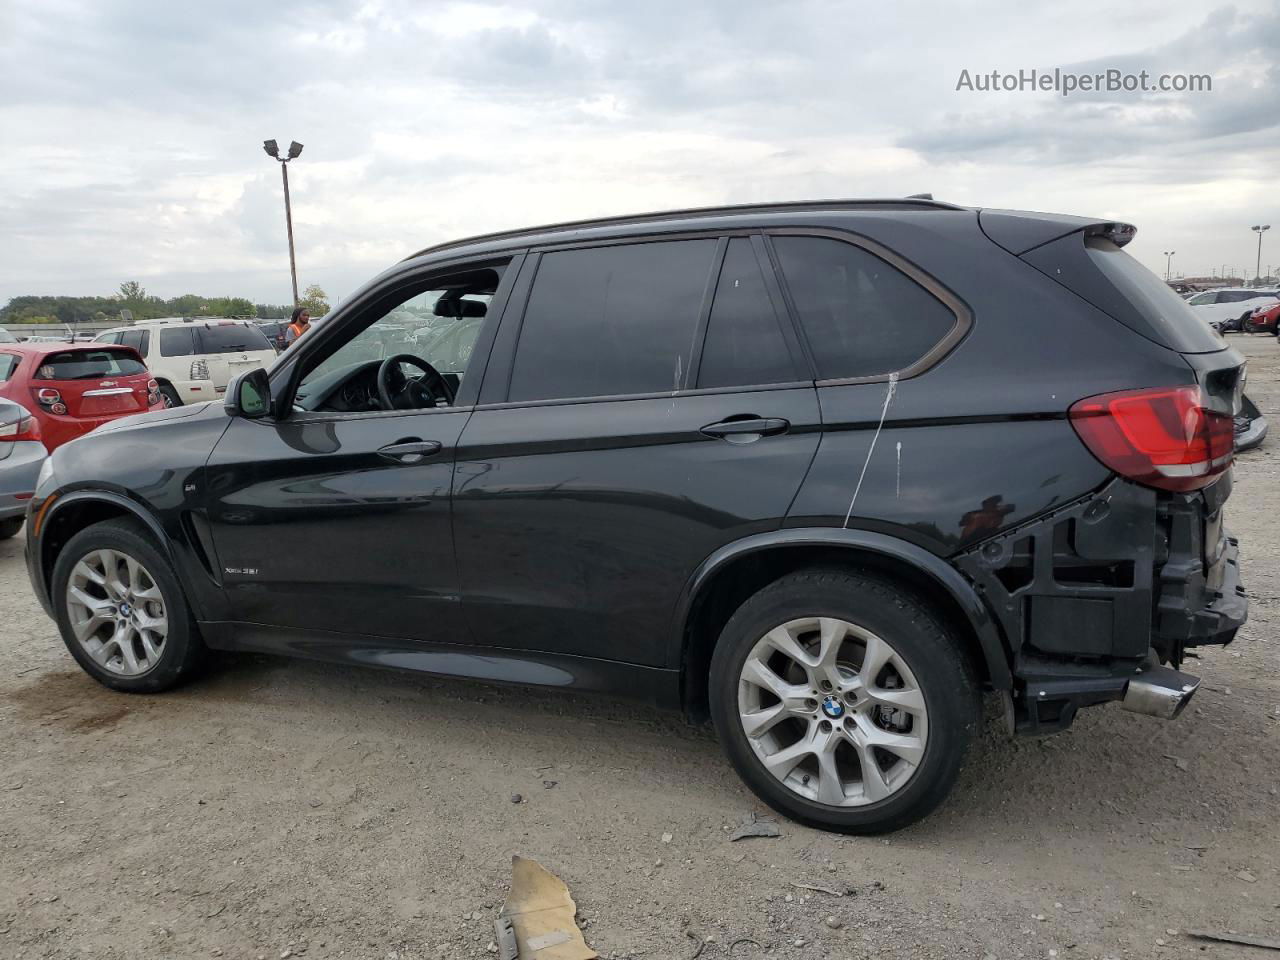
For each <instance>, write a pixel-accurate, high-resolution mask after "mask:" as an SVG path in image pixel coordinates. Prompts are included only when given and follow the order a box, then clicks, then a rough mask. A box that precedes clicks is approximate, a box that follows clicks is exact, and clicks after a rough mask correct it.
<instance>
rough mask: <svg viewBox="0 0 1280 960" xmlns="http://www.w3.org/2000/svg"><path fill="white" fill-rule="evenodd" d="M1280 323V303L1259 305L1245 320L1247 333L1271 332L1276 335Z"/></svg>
mask: <svg viewBox="0 0 1280 960" xmlns="http://www.w3.org/2000/svg"><path fill="white" fill-rule="evenodd" d="M1278 325H1280V303H1268V304H1264V305H1262V306H1261V307H1259V308H1258V309H1257V310H1255V311H1253V313H1252V314H1251V315H1250V316H1249V317H1248V318H1247V319H1246V320H1245V321H1244V332H1245V333H1269V334H1271V335H1273V336H1275V335H1276V327H1277V326H1278Z"/></svg>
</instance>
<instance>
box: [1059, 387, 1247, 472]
mask: <svg viewBox="0 0 1280 960" xmlns="http://www.w3.org/2000/svg"><path fill="white" fill-rule="evenodd" d="M1070 416H1071V425H1072V426H1073V427H1075V430H1076V433H1078V434H1079V435H1080V439H1081V440H1083V441H1084V444H1085V446H1087V447H1088V448H1089V450H1090V451H1091V452H1092V453H1093V455H1094V456H1095V457H1097V458H1098V459H1099V460H1101V461H1102V462H1103V463H1104V464H1106V465H1107V466H1108V467H1110V468H1111V469H1112V470H1114V471H1115V472H1116V473H1118V474H1120V475H1121V476H1122V477H1128V478H1129V479H1130V480H1136V481H1137V482H1138V483H1143V484H1146V485H1147V486H1150V487H1159V488H1160V489H1161V490H1175V491H1179V492H1185V491H1189V490H1199V489H1200V488H1201V487H1206V486H1208V485H1209V484H1210V483H1211V482H1213V480H1214V478H1215V477H1217V476H1218V475H1219V474H1221V473H1223V472H1224V471H1225V470H1226V469H1227V468H1228V467H1230V466H1231V460H1232V458H1233V456H1234V454H1235V433H1234V430H1233V424H1232V421H1231V417H1230V416H1228V415H1227V414H1225V413H1219V412H1217V411H1216V410H1210V409H1209V408H1207V407H1206V406H1205V404H1204V397H1203V395H1202V394H1201V392H1200V388H1199V387H1194V386H1185V387H1154V388H1152V389H1148V390H1124V391H1121V392H1120V393H1104V394H1101V395H1100V396H1096V397H1087V398H1086V399H1084V400H1080V401H1078V402H1076V403H1073V404H1072V405H1071V412H1070Z"/></svg>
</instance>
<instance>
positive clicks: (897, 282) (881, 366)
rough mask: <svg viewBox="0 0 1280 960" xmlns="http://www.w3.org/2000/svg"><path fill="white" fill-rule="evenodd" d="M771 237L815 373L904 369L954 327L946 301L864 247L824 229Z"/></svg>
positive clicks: (826, 376) (839, 375)
mask: <svg viewBox="0 0 1280 960" xmlns="http://www.w3.org/2000/svg"><path fill="white" fill-rule="evenodd" d="M773 245H774V249H775V250H776V251H777V254H778V260H779V262H780V264H781V266H782V273H783V276H784V277H785V278H786V281H787V287H788V289H789V290H790V292H791V299H792V302H793V303H794V304H795V307H796V312H797V314H798V315H799V319H800V325H801V326H802V327H803V328H804V332H805V336H806V337H807V338H808V341H809V347H810V350H811V351H812V353H813V359H814V363H815V364H816V365H817V368H818V377H819V378H820V379H823V380H832V379H844V378H856V377H880V376H884V375H886V374H889V373H894V372H897V371H900V370H904V369H906V368H907V367H910V366H911V365H912V364H913V363H916V362H917V361H918V360H920V359H921V358H923V357H924V356H925V354H927V353H928V352H929V351H930V350H932V349H933V348H934V347H935V346H937V345H938V343H940V342H941V341H942V340H943V338H945V337H946V336H947V334H949V333H950V332H951V331H952V330H953V329H955V326H956V324H957V322H958V321H957V318H956V315H955V314H954V313H952V312H951V310H950V308H948V307H947V306H946V305H945V304H943V303H942V301H940V300H938V298H937V297H935V296H933V294H931V293H930V292H929V291H927V290H926V289H925V288H924V287H922V286H920V284H918V283H916V281H915V280H913V279H911V277H909V276H907V275H906V274H905V273H903V272H902V271H901V270H899V269H897V268H896V267H894V266H892V265H891V264H890V263H888V262H887V261H885V260H882V259H880V257H878V256H876V255H875V254H873V253H871V252H870V251H867V250H864V249H862V248H861V247H858V246H855V245H854V244H851V243H845V242H844V241H841V240H833V239H830V238H827V237H775V238H774V239H773Z"/></svg>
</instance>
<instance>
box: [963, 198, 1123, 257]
mask: <svg viewBox="0 0 1280 960" xmlns="http://www.w3.org/2000/svg"><path fill="white" fill-rule="evenodd" d="M978 223H979V225H980V226H981V227H982V232H983V233H985V234H986V235H987V237H988V239H990V240H991V242H992V243H996V244H999V245H1000V246H1002V247H1004V248H1005V249H1006V250H1008V251H1009V252H1010V253H1012V254H1013V255H1014V256H1015V257H1020V256H1022V255H1023V254H1025V253H1028V252H1030V251H1031V250H1034V249H1035V248H1036V247H1039V246H1043V245H1044V244H1046V243H1051V242H1052V241H1054V240H1057V239H1058V238H1060V237H1065V236H1066V235H1067V234H1069V233H1077V232H1083V233H1084V235H1085V236H1086V237H1103V238H1105V239H1107V240H1110V241H1111V242H1112V243H1114V244H1115V245H1116V246H1117V247H1123V246H1124V245H1125V244H1126V243H1128V242H1129V241H1130V240H1132V239H1133V237H1134V234H1136V233H1137V232H1138V228H1137V227H1135V226H1134V225H1133V224H1131V223H1120V222H1119V221H1116V220H1092V219H1090V218H1088V217H1069V216H1066V215H1064V214H1060V213H1033V212H1030V211H1026V210H987V209H984V210H980V211H978Z"/></svg>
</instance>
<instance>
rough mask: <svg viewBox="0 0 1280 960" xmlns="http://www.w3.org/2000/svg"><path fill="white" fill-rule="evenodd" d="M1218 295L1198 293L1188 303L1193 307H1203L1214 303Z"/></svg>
mask: <svg viewBox="0 0 1280 960" xmlns="http://www.w3.org/2000/svg"><path fill="white" fill-rule="evenodd" d="M1216 296H1217V294H1215V293H1197V294H1196V295H1195V296H1194V297H1192V298H1191V299H1190V300H1188V301H1187V303H1188V304H1189V305H1190V306H1193V307H1203V306H1204V305H1205V304H1208V303H1213V301H1214V298H1215V297H1216Z"/></svg>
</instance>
